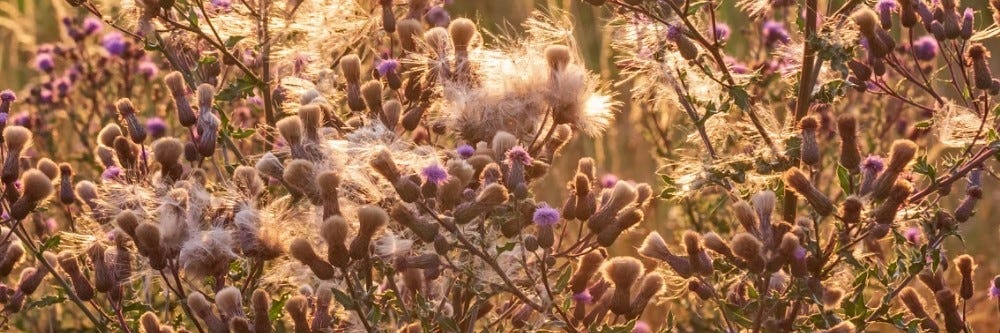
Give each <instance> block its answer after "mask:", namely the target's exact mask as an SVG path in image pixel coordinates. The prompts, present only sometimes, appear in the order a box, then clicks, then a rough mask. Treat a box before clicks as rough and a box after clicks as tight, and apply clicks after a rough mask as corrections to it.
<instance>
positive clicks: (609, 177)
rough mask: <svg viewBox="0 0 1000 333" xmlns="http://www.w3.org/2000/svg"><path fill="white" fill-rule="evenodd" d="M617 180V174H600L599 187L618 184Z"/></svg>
mask: <svg viewBox="0 0 1000 333" xmlns="http://www.w3.org/2000/svg"><path fill="white" fill-rule="evenodd" d="M618 180H619V179H618V176H616V175H614V174H611V173H609V174H605V175H604V176H601V187H603V188H612V187H615V184H618Z"/></svg>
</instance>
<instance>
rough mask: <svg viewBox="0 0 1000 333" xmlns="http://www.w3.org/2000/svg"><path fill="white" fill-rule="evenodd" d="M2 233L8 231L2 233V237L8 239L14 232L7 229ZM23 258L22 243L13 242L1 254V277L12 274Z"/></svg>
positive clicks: (0, 234) (0, 235)
mask: <svg viewBox="0 0 1000 333" xmlns="http://www.w3.org/2000/svg"><path fill="white" fill-rule="evenodd" d="M0 231H6V232H0V237H7V236H8V235H10V233H11V232H13V231H11V230H7V229H4V230H0ZM23 256H24V248H23V247H21V242H20V241H14V240H11V241H10V243H8V245H7V246H5V247H4V248H3V252H2V253H0V277H6V276H7V275H10V272H11V271H13V270H14V265H17V263H18V262H19V261H21V257H23Z"/></svg>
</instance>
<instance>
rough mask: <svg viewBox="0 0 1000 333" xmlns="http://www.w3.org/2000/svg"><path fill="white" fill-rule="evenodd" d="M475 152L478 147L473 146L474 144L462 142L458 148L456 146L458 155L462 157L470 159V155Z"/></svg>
mask: <svg viewBox="0 0 1000 333" xmlns="http://www.w3.org/2000/svg"><path fill="white" fill-rule="evenodd" d="M475 152H476V148H473V147H472V146H470V145H467V144H461V145H459V146H458V148H455V153H457V154H458V156H459V157H461V158H462V159H468V158H469V157H472V154H474V153H475Z"/></svg>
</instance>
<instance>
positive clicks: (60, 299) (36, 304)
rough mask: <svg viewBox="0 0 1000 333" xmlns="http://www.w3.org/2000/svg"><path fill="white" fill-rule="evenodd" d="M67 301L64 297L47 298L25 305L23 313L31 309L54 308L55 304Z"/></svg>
mask: <svg viewBox="0 0 1000 333" xmlns="http://www.w3.org/2000/svg"><path fill="white" fill-rule="evenodd" d="M65 300H66V297H64V296H63V295H57V296H51V295H50V296H45V297H42V298H40V299H37V300H34V301H31V302H28V303H27V304H25V305H24V309H23V310H22V311H27V310H31V309H38V308H44V307H48V306H52V305H55V304H59V303H62V302H63V301H65Z"/></svg>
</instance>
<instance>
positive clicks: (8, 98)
mask: <svg viewBox="0 0 1000 333" xmlns="http://www.w3.org/2000/svg"><path fill="white" fill-rule="evenodd" d="M15 100H17V95H15V94H14V91H13V90H10V89H5V90H4V91H0V101H3V102H13V101H15Z"/></svg>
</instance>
